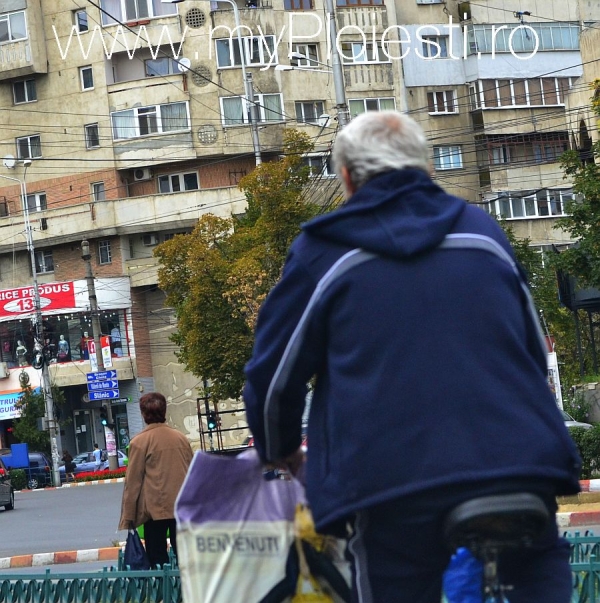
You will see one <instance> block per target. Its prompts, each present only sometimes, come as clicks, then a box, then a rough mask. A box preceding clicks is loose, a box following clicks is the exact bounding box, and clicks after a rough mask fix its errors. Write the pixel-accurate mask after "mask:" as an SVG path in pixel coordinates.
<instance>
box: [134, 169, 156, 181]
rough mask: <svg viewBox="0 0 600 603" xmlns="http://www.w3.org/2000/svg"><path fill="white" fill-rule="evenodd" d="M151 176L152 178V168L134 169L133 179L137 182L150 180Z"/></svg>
mask: <svg viewBox="0 0 600 603" xmlns="http://www.w3.org/2000/svg"><path fill="white" fill-rule="evenodd" d="M150 178H152V170H151V169H150V168H138V169H137V170H133V179H134V180H135V181H136V182H142V181H143V180H150Z"/></svg>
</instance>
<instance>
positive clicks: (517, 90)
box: [469, 77, 572, 110]
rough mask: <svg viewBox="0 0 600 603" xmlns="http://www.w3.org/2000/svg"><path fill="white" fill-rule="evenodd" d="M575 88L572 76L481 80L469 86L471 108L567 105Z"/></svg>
mask: <svg viewBox="0 0 600 603" xmlns="http://www.w3.org/2000/svg"><path fill="white" fill-rule="evenodd" d="M571 87H572V78H569V77H542V78H531V79H528V80H524V79H519V80H479V81H477V82H473V83H472V84H470V85H469V99H470V105H471V109H472V110H475V109H497V108H501V107H531V106H555V105H563V104H564V102H565V98H566V95H567V94H568V92H569V90H570V89H571Z"/></svg>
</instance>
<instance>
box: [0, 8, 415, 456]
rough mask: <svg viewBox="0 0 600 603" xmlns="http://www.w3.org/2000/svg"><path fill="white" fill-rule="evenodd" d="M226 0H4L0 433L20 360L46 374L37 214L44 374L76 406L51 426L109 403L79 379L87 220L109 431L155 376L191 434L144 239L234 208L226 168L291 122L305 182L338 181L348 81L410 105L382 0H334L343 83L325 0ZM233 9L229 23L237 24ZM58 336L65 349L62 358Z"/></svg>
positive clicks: (382, 102)
mask: <svg viewBox="0 0 600 603" xmlns="http://www.w3.org/2000/svg"><path fill="white" fill-rule="evenodd" d="M233 2H236V0H225V1H221V0H218V1H213V2H209V1H207V0H201V1H191V0H188V1H186V2H182V3H179V4H170V3H166V2H161V0H137V1H136V2H129V1H126V0H99V1H98V2H86V1H85V0H54V1H53V2H41V0H7V1H5V2H2V4H1V6H0V111H1V115H2V118H1V120H2V128H1V129H0V157H1V158H2V165H0V232H1V233H2V235H3V236H1V237H0V354H1V363H0V440H1V442H2V445H6V444H8V443H10V437H11V436H10V426H11V421H12V419H13V418H14V408H13V406H14V398H15V395H18V391H19V385H18V377H19V374H20V373H21V371H22V370H25V371H26V372H28V373H30V377H31V381H32V384H34V385H35V384H36V383H39V375H38V373H39V371H37V372H36V371H35V370H34V369H32V368H31V366H30V365H31V353H32V346H33V339H32V337H31V332H30V324H31V312H32V309H33V308H32V299H31V284H32V269H31V249H29V248H28V243H27V241H28V237H27V236H26V234H27V233H26V229H27V224H28V223H29V224H30V226H31V230H30V233H31V237H30V238H31V239H32V242H33V247H34V250H33V255H34V263H35V271H36V276H37V280H38V282H39V284H40V291H41V297H42V303H41V305H42V313H43V316H44V327H45V330H44V337H46V338H47V340H48V341H47V343H48V345H49V346H53V354H52V355H53V357H52V361H51V364H50V375H51V379H52V381H53V382H54V383H55V384H56V385H57V386H59V387H60V388H61V389H62V390H63V392H64V393H65V396H66V400H67V403H66V405H65V408H64V409H62V413H63V417H65V416H66V417H70V418H71V419H72V421H71V422H70V423H69V424H67V425H65V426H64V427H63V428H62V433H61V438H62V444H63V446H64V447H66V448H68V449H69V450H71V451H73V450H75V451H81V450H88V449H91V445H92V444H93V442H95V441H99V442H100V443H103V438H104V435H103V429H102V426H101V424H100V421H99V416H100V410H101V406H102V404H105V403H107V402H106V401H96V400H93V399H90V392H89V391H88V389H89V388H88V378H87V374H88V373H89V372H90V363H89V358H88V357H87V356H88V353H87V339H88V338H89V336H90V334H91V318H90V303H89V296H88V293H87V287H86V282H85V263H84V262H83V260H82V257H81V241H82V240H83V239H86V240H88V241H89V242H90V248H91V250H92V260H91V261H92V269H93V273H94V276H95V278H96V289H97V293H98V307H99V309H100V314H101V316H100V321H101V330H102V333H103V334H105V335H112V336H113V337H112V339H113V340H112V350H111V352H112V353H111V356H112V364H113V369H114V370H115V371H116V372H117V380H118V388H119V396H118V398H115V399H114V400H113V403H112V409H113V414H114V415H115V418H116V423H117V436H118V444H119V446H121V447H123V446H124V445H125V444H126V442H127V440H128V438H129V437H131V436H132V435H134V434H135V433H136V432H137V431H139V430H140V429H141V428H142V421H141V417H140V416H139V411H138V407H137V401H138V399H139V396H140V395H141V393H142V392H146V391H151V390H153V389H155V390H158V391H161V392H163V393H164V394H165V395H166V396H167V398H168V400H169V407H168V420H169V422H170V424H172V425H173V426H175V427H176V428H178V429H180V430H181V431H182V432H183V433H185V434H186V435H187V436H188V437H189V439H190V441H191V442H192V445H194V446H196V447H199V445H200V433H201V432H202V431H203V430H205V426H203V427H202V429H201V428H200V426H201V421H202V420H203V417H199V411H198V408H199V407H198V405H197V398H198V396H199V389H198V388H199V387H200V386H201V380H200V379H199V378H197V377H195V376H193V375H191V374H189V373H186V372H185V371H184V370H183V368H182V367H181V366H180V365H179V364H178V363H177V359H176V356H175V353H174V352H175V349H174V347H173V344H172V343H171V342H170V340H169V335H170V334H171V333H172V332H173V330H174V329H175V326H176V325H175V320H174V316H173V313H172V311H171V310H170V309H168V308H165V307H164V295H163V293H162V292H161V291H160V290H159V289H158V287H157V265H156V261H155V260H154V258H153V255H152V251H153V248H154V247H155V246H156V245H157V244H158V243H160V242H162V241H164V240H166V239H168V238H169V237H171V236H173V235H174V234H176V233H181V232H189V231H190V230H191V229H192V228H193V227H194V225H195V223H196V222H197V220H198V219H199V217H201V216H202V215H203V214H205V213H207V212H210V213H213V214H217V215H220V216H230V215H231V214H232V213H241V212H243V211H244V207H245V203H244V198H243V196H242V194H241V192H240V190H239V189H238V188H237V183H238V182H239V179H240V178H241V177H242V176H243V175H244V174H247V173H248V172H249V171H251V170H252V169H253V168H254V167H255V165H256V164H257V163H259V162H261V161H268V160H270V159H273V158H276V157H277V156H278V153H279V152H280V148H281V141H282V133H283V129H284V128H285V127H290V126H293V127H297V128H300V129H302V130H304V131H306V132H307V133H308V134H309V136H311V138H312V139H313V141H314V143H315V150H314V153H312V154H310V155H309V156H307V157H306V158H305V161H306V162H307V163H308V165H310V166H311V168H312V172H313V175H314V183H315V184H314V189H313V193H314V194H315V195H316V196H324V197H327V196H329V197H331V196H335V195H337V194H339V191H338V189H337V184H335V180H334V179H333V175H332V173H331V170H330V168H329V151H330V147H331V143H332V140H333V139H334V136H335V131H336V129H337V123H336V121H335V118H336V116H337V115H338V113H339V112H340V110H342V109H343V106H336V105H339V102H338V101H339V97H340V93H342V94H344V95H345V97H346V102H347V106H348V110H349V112H350V114H351V115H352V116H353V115H357V114H359V113H362V112H363V111H367V110H380V109H386V108H397V109H401V110H403V109H405V108H406V101H405V99H404V89H403V84H402V65H401V63H400V61H397V60H392V59H390V58H389V57H388V56H386V55H385V53H383V42H382V36H383V34H384V32H385V31H386V29H388V28H389V27H390V25H394V24H396V23H397V21H398V20H397V15H396V10H397V8H396V6H395V5H394V4H393V3H389V4H387V5H385V4H384V3H383V0H373V1H372V2H369V3H368V4H361V3H355V2H353V1H351V0H338V4H337V7H336V17H337V18H336V21H337V28H338V31H339V40H340V50H341V52H342V55H343V56H342V68H343V74H344V80H345V86H344V90H342V91H340V90H339V89H338V90H336V89H335V78H334V77H333V74H332V70H331V67H330V65H331V59H332V56H331V43H330V36H329V31H330V26H331V24H330V23H329V20H328V16H327V10H326V5H325V4H324V3H323V2H322V0H250V1H249V2H247V3H246V4H244V2H243V0H240V1H239V2H237V3H236V4H235V7H234V6H233V5H232V3H233ZM233 8H235V9H236V10H232V9H233ZM238 24H239V25H241V26H242V27H241V28H240V32H241V33H240V37H239V38H238V36H237V33H236V32H234V33H233V34H232V31H231V30H233V29H234V28H235V27H236V25H238ZM364 33H366V34H367V36H365V35H363V34H364ZM391 37H392V38H393V34H392V36H391ZM240 38H241V39H240ZM251 96H254V99H255V103H256V104H255V105H252V103H250V102H248V98H250V97H251ZM336 99H337V100H336ZM253 107H256V119H255V120H254V121H252V122H251V119H250V118H251V116H252V114H253V113H254V109H253ZM24 209H25V211H24ZM5 300H6V301H5ZM17 302H19V303H17ZM62 342H66V344H65V343H62ZM59 343H60V345H61V346H63V347H64V346H65V345H66V346H67V347H66V349H67V355H66V356H65V355H61V356H60V357H59ZM117 343H118V345H116V344H117ZM17 348H19V349H20V351H19V354H17ZM23 348H24V349H25V352H23ZM3 375H4V378H2V376H3ZM93 397H94V396H91V398H93ZM222 404H225V403H222ZM225 407H226V408H232V406H231V405H226V406H225ZM225 407H223V408H225ZM238 407H239V410H240V412H239V414H238V413H234V414H232V415H228V416H227V419H226V420H227V423H226V424H225V425H224V427H226V428H232V430H231V431H226V432H224V442H223V443H224V445H234V444H238V443H241V441H242V440H243V439H244V437H245V436H246V435H247V430H246V429H245V426H246V424H245V422H244V416H243V412H242V410H241V405H237V406H236V405H233V409H234V410H236V409H238ZM220 408H221V407H220Z"/></svg>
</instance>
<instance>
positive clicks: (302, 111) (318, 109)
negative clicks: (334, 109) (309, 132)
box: [296, 101, 325, 125]
mask: <svg viewBox="0 0 600 603" xmlns="http://www.w3.org/2000/svg"><path fill="white" fill-rule="evenodd" d="M323 113H325V103H324V102H323V101H305V102H297V103H296V121H297V122H298V123H299V124H317V125H319V117H320V116H321V115H323Z"/></svg>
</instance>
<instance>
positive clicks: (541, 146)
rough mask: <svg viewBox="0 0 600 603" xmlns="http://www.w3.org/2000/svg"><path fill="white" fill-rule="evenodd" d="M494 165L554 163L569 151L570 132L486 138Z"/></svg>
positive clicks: (498, 135) (503, 135) (504, 135)
mask: <svg viewBox="0 0 600 603" xmlns="http://www.w3.org/2000/svg"><path fill="white" fill-rule="evenodd" d="M486 143H487V148H488V155H489V160H490V163H491V164H492V165H498V164H504V163H529V164H533V163H552V162H556V161H558V160H559V158H560V156H561V155H562V154H563V153H564V152H565V151H567V150H568V149H569V134H568V132H537V133H534V134H513V135H506V134H497V135H491V136H487V137H486Z"/></svg>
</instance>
